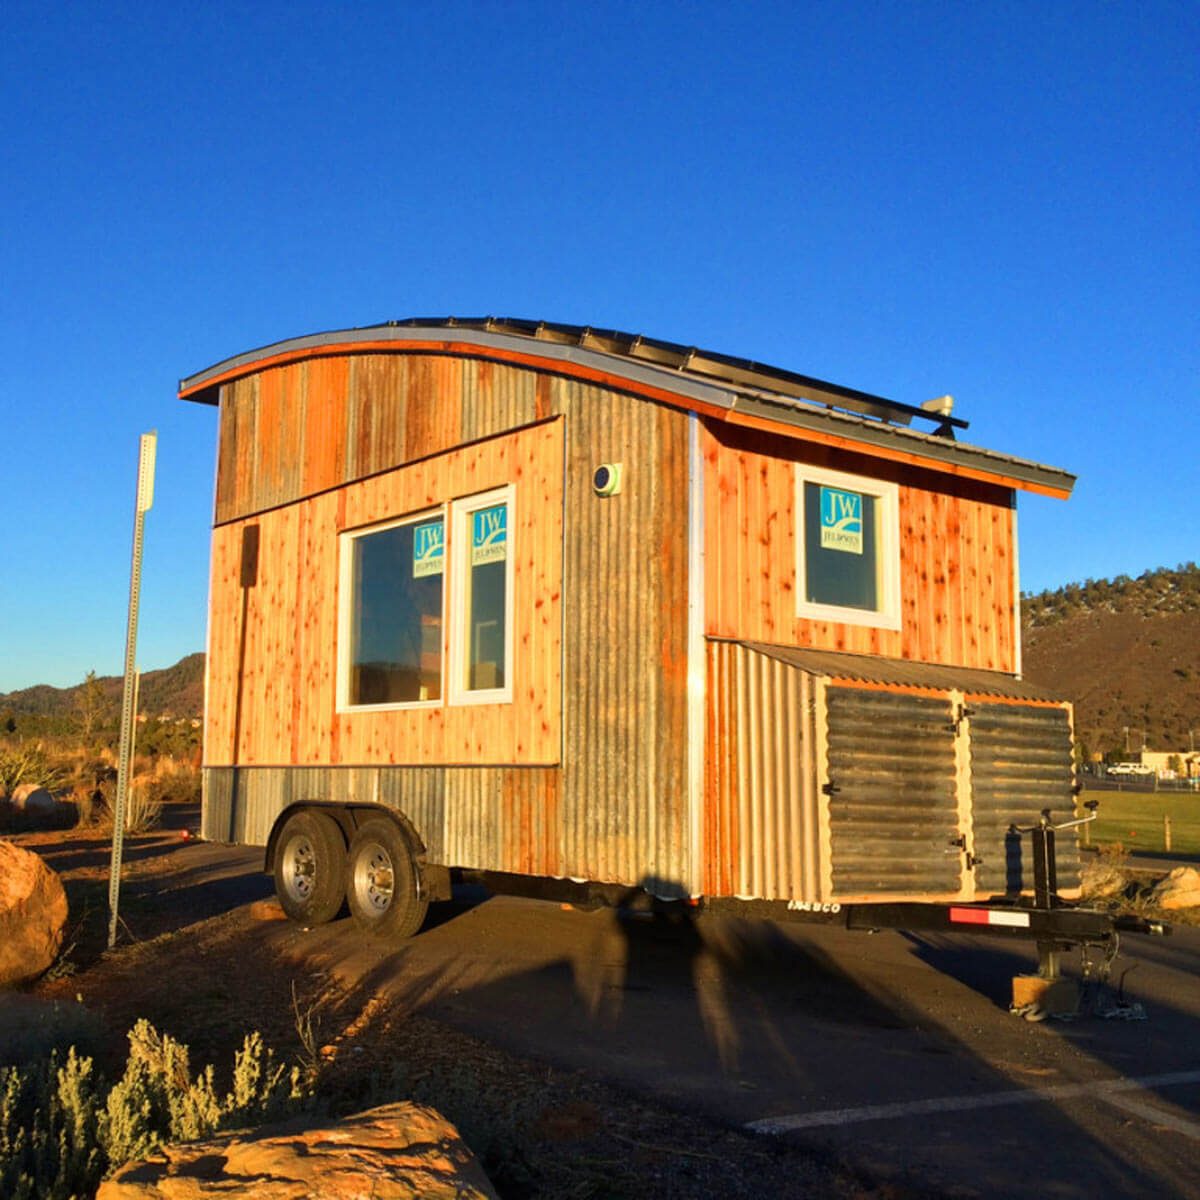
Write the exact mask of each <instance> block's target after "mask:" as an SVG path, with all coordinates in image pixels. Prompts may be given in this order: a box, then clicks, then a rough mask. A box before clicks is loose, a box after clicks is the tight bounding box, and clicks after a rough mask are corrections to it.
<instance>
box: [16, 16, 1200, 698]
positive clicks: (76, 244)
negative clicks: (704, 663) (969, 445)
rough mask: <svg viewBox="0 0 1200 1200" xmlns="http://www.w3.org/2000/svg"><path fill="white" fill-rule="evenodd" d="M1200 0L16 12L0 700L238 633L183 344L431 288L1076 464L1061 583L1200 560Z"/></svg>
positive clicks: (308, 319)
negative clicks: (758, 370) (217, 591)
mask: <svg viewBox="0 0 1200 1200" xmlns="http://www.w3.org/2000/svg"><path fill="white" fill-rule="evenodd" d="M1198 63H1200V8H1198V7H1197V6H1196V5H1195V4H1194V3H1192V2H1190V0H1181V2H1172V0H1162V2H1148V3H1132V2H1130V3H1120V2H1117V3H1104V4H1101V3H1086V4H1076V3H1054V4H1042V3H1034V2H1030V3H996V4H986V3H978V4H975V3H970V4H965V3H945V4H937V3H901V4H888V3H869V4H856V3H837V4H780V5H770V6H756V5H753V4H746V3H737V4H732V3H731V4H727V5H724V4H723V5H703V4H688V5H684V4H678V5H668V4H655V3H636V4H628V5H625V4H588V5H583V4H578V5H572V4H562V3H546V4H526V5H521V4H478V5H466V4H453V3H449V4H436V5H435V4H394V5H386V4H375V5H369V6H368V5H362V6H353V5H344V4H339V5H333V4H329V5H321V6H318V5H310V4H305V3H298V2H292V3H287V4H282V3H280V4H274V3H257V4H249V3H248V4H245V5H224V4H220V3H213V4H206V5H151V4H148V3H144V4H122V3H106V4H103V5H100V4H86V3H85V4H70V5H65V4H60V5H47V4H45V3H38V4H30V3H25V2H24V0H6V3H5V4H4V5H3V6H0V162H2V166H0V180H2V183H0V429H2V437H3V442H2V445H3V456H2V460H0V461H2V466H0V472H2V475H0V478H2V479H3V493H2V494H3V508H2V510H0V511H3V514H4V517H3V524H2V526H0V528H2V530H3V534H2V541H0V545H2V546H3V573H2V582H0V691H7V690H11V689H13V688H17V687H24V686H27V685H29V684H33V683H38V682H47V683H53V684H57V685H67V684H71V683H75V682H78V681H79V680H80V679H81V678H82V677H83V675H84V673H85V672H86V671H87V670H88V669H89V668H94V669H96V670H97V671H99V672H100V673H101V674H110V673H116V672H118V671H119V670H120V668H121V662H122V659H123V652H124V638H125V605H126V599H127V588H128V578H129V550H130V539H131V531H132V508H133V490H134V473H135V464H136V453H137V438H138V435H139V433H141V432H142V431H143V430H147V429H151V428H155V429H157V430H158V432H159V473H158V483H157V493H156V504H155V507H154V510H153V511H152V512H151V514H150V516H149V518H148V521H147V527H146V560H145V561H146V571H145V584H144V590H143V600H142V638H141V649H140V656H139V657H140V662H141V665H142V667H143V668H144V669H151V668H155V667H162V666H167V665H169V664H170V663H172V662H174V661H175V660H176V659H178V658H179V657H181V656H182V655H183V654H185V653H188V652H190V651H193V650H199V649H202V648H203V646H204V631H205V601H206V592H207V568H208V563H207V553H208V527H209V522H210V516H211V504H212V481H213V466H214V451H215V434H216V419H215V418H216V414H215V412H214V411H213V410H212V409H209V408H205V407H201V406H196V405H191V404H183V403H180V402H178V401H177V400H176V399H175V398H174V393H175V386H176V383H177V381H178V379H179V378H180V377H181V376H183V375H187V374H190V373H192V372H194V371H197V370H199V369H201V368H203V367H205V366H208V365H209V364H211V363H213V362H215V361H218V360H220V359H222V358H225V357H227V356H229V355H232V354H235V353H238V352H240V351H243V350H246V349H249V348H251V347H254V346H259V345H262V344H264V343H268V342H272V341H276V340H278V339H281V338H286V337H291V336H295V335H299V334H304V333H309V332H312V331H316V330H322V329H336V328H344V327H346V326H351V325H361V324H368V323H372V322H376V321H381V320H386V319H389V318H396V317H404V316H414V315H446V314H460V315H482V314H487V313H492V314H496V315H505V316H527V317H539V318H545V319H549V320H558V321H566V322H574V323H579V324H591V325H596V326H602V327H615V328H618V329H625V330H630V331H634V332H642V333H645V334H648V335H653V336H657V337H662V338H667V339H671V340H674V341H680V342H686V343H689V344H695V345H699V346H703V347H706V348H710V349H714V350H719V351H724V352H726V353H731V354H736V355H741V356H745V357H748V358H755V359H758V360H761V361H764V362H768V363H772V364H776V365H780V366H785V367H789V368H791V369H794V370H798V371H801V372H805V373H807V374H811V375H817V376H820V377H824V378H827V379H831V380H834V381H837V382H839V383H844V384H848V385H851V386H854V387H857V388H861V389H864V390H867V391H874V392H879V393H881V394H883V395H886V396H891V397H894V398H896V399H900V400H905V401H910V402H920V401H921V400H924V399H927V398H929V397H932V396H936V395H939V394H941V393H943V392H952V393H953V394H954V395H955V397H956V400H957V410H956V411H957V412H958V414H959V415H961V416H963V417H965V418H967V419H968V420H969V421H971V429H970V430H969V431H968V433H967V434H966V435H965V436H966V440H969V441H972V442H975V443H977V444H981V445H984V446H988V447H991V448H993V449H997V450H1002V451H1005V452H1009V453H1013V454H1018V455H1021V456H1024V457H1028V458H1032V459H1035V460H1038V461H1041V462H1047V463H1051V464H1053V465H1056V466H1063V467H1066V468H1068V469H1069V470H1072V471H1074V472H1076V473H1077V474H1078V475H1079V476H1080V482H1079V484H1078V487H1077V491H1076V495H1075V498H1074V499H1072V500H1071V501H1069V502H1067V503H1065V504H1063V503H1060V502H1055V501H1050V500H1041V499H1037V498H1033V497H1022V503H1021V509H1020V513H1021V519H1020V531H1021V571H1022V583H1023V586H1024V587H1025V588H1026V589H1029V590H1037V589H1041V588H1043V587H1047V586H1057V585H1058V584H1060V583H1064V582H1067V581H1069V580H1072V579H1083V578H1085V577H1088V576H1092V577H1097V578H1099V577H1102V576H1111V575H1114V574H1117V573H1119V572H1127V573H1129V574H1137V573H1139V572H1141V571H1142V570H1144V569H1145V568H1147V567H1150V566H1157V565H1161V564H1167V565H1174V564H1175V563H1177V562H1181V561H1186V560H1190V559H1196V558H1200V547H1198V544H1197V543H1198V540H1200V538H1198V530H1197V515H1198V511H1200V505H1198V504H1197V500H1196V475H1197V467H1198V465H1200V416H1198V413H1200V396H1198V387H1197V383H1198V366H1200V270H1198V268H1200V253H1198V243H1200V187H1198V186H1197V183H1198V174H1200V145H1198V136H1197V121H1198V116H1200V103H1198V100H1200V96H1198V91H1200V88H1198V85H1197V74H1198V71H1200V67H1198V65H1197V64H1198Z"/></svg>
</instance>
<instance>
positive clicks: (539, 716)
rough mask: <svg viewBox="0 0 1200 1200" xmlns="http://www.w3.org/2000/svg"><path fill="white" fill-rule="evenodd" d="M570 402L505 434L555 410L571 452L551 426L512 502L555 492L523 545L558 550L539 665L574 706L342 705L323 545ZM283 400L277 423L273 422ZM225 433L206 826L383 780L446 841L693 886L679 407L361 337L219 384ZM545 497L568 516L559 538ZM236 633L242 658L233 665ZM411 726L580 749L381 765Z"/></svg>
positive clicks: (501, 860)
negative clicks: (349, 349) (366, 350)
mask: <svg viewBox="0 0 1200 1200" xmlns="http://www.w3.org/2000/svg"><path fill="white" fill-rule="evenodd" d="M264 394H265V395H266V396H267V400H266V402H265V403H264V400H263V397H264ZM556 416H562V417H563V418H564V420H562V421H557V422H554V423H553V424H550V425H542V426H536V427H535V428H534V429H533V430H528V429H526V430H524V431H522V432H519V433H517V434H515V435H514V437H515V440H514V441H512V443H511V445H512V446H513V447H514V448H515V447H517V446H520V445H523V442H522V441H521V439H525V438H527V437H530V436H531V435H533V434H536V435H537V437H539V438H546V437H549V436H551V433H550V432H548V431H554V436H557V437H558V438H559V439H560V442H559V450H558V452H557V453H558V455H559V457H558V462H557V466H556V468H555V469H556V471H557V475H556V476H555V477H554V478H551V477H550V476H551V475H552V474H553V472H551V471H550V469H549V463H550V460H551V459H552V458H553V454H552V453H549V454H542V453H540V452H539V453H538V454H537V455H536V456H535V457H536V465H537V468H538V469H539V470H542V472H543V473H542V475H538V476H537V477H536V479H535V478H532V477H531V478H528V479H525V480H523V481H521V480H519V481H518V483H519V486H520V487H521V488H522V489H523V492H522V493H521V494H519V496H518V510H519V512H524V511H525V506H524V505H523V504H522V495H523V494H524V492H525V491H528V492H532V493H533V494H540V496H541V499H542V506H541V509H540V511H539V517H538V520H539V522H540V525H539V530H540V532H539V533H538V534H537V536H538V538H539V539H540V543H539V544H540V545H541V546H542V547H543V549H544V556H543V558H542V559H541V560H540V561H539V562H538V563H536V564H533V563H530V564H526V565H525V566H524V567H522V571H523V572H526V573H527V572H528V571H530V570H533V571H534V572H539V571H540V575H538V577H537V578H536V579H535V580H534V582H533V589H534V591H535V592H536V593H537V594H538V595H540V596H544V597H545V601H544V603H543V604H542V606H541V607H540V608H539V609H538V613H539V618H538V619H539V621H541V622H542V623H543V624H544V626H545V630H544V639H545V645H546V650H545V653H543V652H542V651H541V650H539V651H538V654H537V658H538V660H539V661H541V662H543V663H544V666H545V671H544V675H543V678H542V679H541V681H540V683H539V684H538V690H539V691H540V692H541V694H543V695H544V696H546V697H551V696H552V697H555V698H561V705H562V707H561V710H560V711H558V712H557V713H556V714H554V716H553V717H551V715H550V714H548V713H547V712H543V711H540V710H538V709H536V707H535V705H534V704H533V702H532V700H530V701H529V702H528V703H526V702H525V701H523V700H521V699H520V698H518V704H517V705H513V706H509V707H510V708H511V709H512V710H513V715H512V718H511V720H506V719H501V720H499V721H497V722H495V724H494V725H493V724H492V718H491V716H490V715H489V714H488V713H486V712H485V711H484V710H483V709H479V708H476V709H465V710H462V714H463V715H464V717H465V718H467V719H471V718H473V722H472V725H471V727H470V728H468V727H467V725H465V724H464V725H463V726H462V727H457V726H455V727H450V726H447V725H446V722H447V720H451V722H453V720H457V718H450V717H449V714H447V713H445V711H444V710H421V711H419V712H409V713H387V714H384V713H380V714H374V715H361V714H354V715H350V716H346V717H335V715H334V712H333V709H334V691H333V688H334V679H333V672H334V669H335V659H334V656H335V651H336V642H335V635H336V615H337V597H336V592H335V588H334V586H333V583H334V582H335V577H333V576H330V575H329V572H330V570H332V569H333V567H334V564H333V562H332V561H328V555H329V554H330V549H329V547H330V543H331V541H336V530H337V529H339V528H345V527H347V526H349V525H351V524H358V523H360V522H363V521H370V520H374V519H375V518H376V517H390V516H396V515H400V514H401V512H402V511H405V507H406V506H407V505H409V504H410V503H416V502H417V501H418V500H419V501H420V503H427V502H428V501H426V500H425V499H424V498H423V496H424V495H425V494H428V495H429V497H430V499H444V498H447V497H446V496H445V495H444V494H442V493H441V492H440V491H439V492H437V493H436V494H435V492H434V491H433V490H432V489H433V488H434V486H435V484H436V487H437V488H438V489H440V488H442V487H444V486H446V485H447V483H448V482H449V481H450V480H451V479H452V478H459V479H462V480H463V481H464V482H463V483H462V484H461V486H462V487H463V490H464V491H466V492H474V491H480V490H483V489H484V488H486V487H489V486H491V485H492V483H493V482H494V483H504V482H510V480H509V479H508V478H499V477H497V478H495V479H493V477H492V475H491V474H489V471H490V470H491V466H485V465H484V464H485V463H491V464H493V465H495V464H498V462H499V454H498V451H499V449H500V443H501V442H504V443H505V444H509V439H508V438H507V437H506V438H502V439H501V438H497V439H496V440H495V441H485V442H477V441H476V439H481V438H489V437H491V436H492V435H495V434H499V433H502V432H504V431H507V430H514V429H516V428H517V427H520V426H529V425H530V423H532V422H536V421H542V420H545V419H546V418H551V417H556ZM267 422H269V423H270V424H271V426H272V430H271V432H270V433H269V434H268V435H266V436H262V432H263V427H264V424H265V423H267ZM564 437H565V446H564V445H563V443H562V439H563V438H564ZM219 443H220V459H219V464H218V473H217V480H218V483H217V497H216V518H217V522H218V528H217V530H216V533H215V536H214V549H213V597H214V608H213V644H212V669H211V672H210V675H211V678H210V692H209V705H208V708H209V727H208V737H207V742H206V763H207V765H208V770H207V772H206V775H207V778H208V779H209V781H210V783H211V786H210V787H209V788H208V791H207V792H206V817H205V821H206V825H205V828H206V831H207V834H206V835H207V836H213V837H229V838H234V839H237V840H241V839H246V840H254V841H262V840H265V837H266V834H267V832H268V831H269V830H270V827H271V823H272V821H273V820H274V818H275V816H276V815H277V814H278V812H280V811H282V807H283V806H285V805H286V804H287V803H290V802H292V801H294V800H299V799H305V798H316V797H320V796H326V795H328V796H329V797H330V798H352V797H354V798H358V799H359V800H363V799H371V798H373V797H374V796H375V795H376V793H378V795H379V796H380V797H381V798H382V799H383V801H384V802H385V803H395V804H396V805H397V806H398V807H401V808H404V809H405V810H406V811H410V810H411V811H410V815H411V816H412V818H413V820H414V822H415V823H416V824H417V827H418V830H419V832H420V833H421V836H422V837H423V838H424V839H425V841H426V844H427V845H428V847H429V853H430V857H431V860H432V861H440V862H445V863H448V864H451V865H456V866H464V867H476V868H481V869H487V870H500V871H528V872H532V873H538V874H545V875H558V876H571V877H576V878H582V877H587V878H591V879H597V880H605V881H611V882H619V883H625V884H629V885H631V886H632V885H637V884H642V883H644V884H646V885H647V886H648V887H649V888H650V890H652V891H654V892H656V893H658V894H662V895H678V894H681V893H682V892H683V890H684V887H683V883H684V880H685V879H686V875H687V871H688V867H689V853H690V847H689V845H688V840H687V839H688V828H689V826H688V814H687V800H686V797H687V787H686V779H685V772H686V762H687V756H686V735H687V724H686V721H687V637H686V635H687V628H686V620H685V618H684V614H685V613H686V607H687V417H686V415H685V414H684V413H682V412H679V411H677V410H674V409H671V408H667V407H664V406H660V405H656V404H652V403H647V402H645V401H638V400H634V399H632V398H631V397H628V396H624V395H621V394H619V393H615V392H612V391H609V390H607V389H605V388H601V387H597V386H592V385H587V384H583V383H580V382H578V381H572V380H567V379H564V378H561V377H558V376H552V375H547V374H541V373H537V372H534V371H530V370H525V369H522V368H517V367H511V366H506V365H501V364H495V363H489V362H484V361H477V360H471V359H465V358H450V357H436V356H429V355H404V354H364V355H355V356H351V357H348V358H346V357H343V358H335V357H331V358H329V359H313V360H309V361H307V362H304V363H297V364H293V365H290V366H287V367H279V368H269V369H267V370H264V371H262V372H260V373H258V374H257V375H252V376H248V377H245V378H243V379H240V380H237V381H234V382H233V383H230V384H227V385H225V386H224V387H223V388H222V389H221V427H220V434H219ZM462 443H475V444H473V445H467V446H463V445H462ZM506 453H507V452H506ZM429 456H435V457H429ZM439 456H440V457H439ZM472 456H473V457H472ZM564 458H565V462H564ZM414 459H421V460H423V461H418V462H413V461H412V460H414ZM493 460H494V462H493ZM510 461H511V454H510ZM601 462H620V463H623V464H624V487H623V489H622V492H621V493H620V494H619V495H617V496H614V497H609V498H602V497H597V496H596V495H595V494H594V493H593V491H592V487H591V479H592V473H593V471H594V469H595V467H596V466H597V465H598V464H599V463H601ZM405 463H407V464H409V465H407V466H403V467H400V469H399V470H394V468H397V467H398V466H400V464H405ZM543 468H544V469H543ZM379 473H383V474H379ZM367 477H370V478H367ZM355 481H357V482H355ZM456 486H457V485H456ZM564 487H565V497H566V503H565V505H564V503H563V496H564ZM296 501H301V502H300V503H295V502H296ZM397 505H399V506H401V507H399V508H397V507H395V506H397ZM389 510H390V511H389ZM551 512H553V513H555V514H556V516H557V518H558V519H559V520H560V521H562V522H565V523H564V524H562V525H560V527H559V535H558V536H559V541H558V550H557V554H556V552H555V547H554V546H553V545H551V543H552V542H553V541H554V533H553V532H552V530H551V526H550V524H549V514H550V513H551ZM564 514H565V516H564ZM245 526H257V527H258V529H259V537H260V543H261V544H260V553H259V566H260V577H259V581H258V583H256V585H255V587H254V588H252V589H250V591H249V593H242V592H241V589H240V587H238V586H237V584H238V578H239V571H240V556H241V549H240V547H241V537H242V534H241V530H242V528H243V527H245ZM539 553H542V551H541V550H540V551H539ZM302 577H303V578H302ZM518 578H521V576H519V577H518ZM243 599H245V601H246V614H245V619H244V620H243V619H242V613H241V604H242V601H243ZM520 604H521V600H520V599H518V606H520ZM283 613H288V614H291V615H290V616H288V617H287V618H283V617H282V616H281V615H280V614H283ZM551 629H561V634H562V643H561V645H559V644H555V645H553V646H551V645H550V631H551ZM243 636H244V639H245V648H244V651H243V649H242V639H243ZM518 650H519V652H518V663H519V662H520V656H521V654H522V653H523V649H522V648H521V647H520V646H519V647H518ZM243 654H244V658H245V662H246V663H247V664H248V665H249V669H248V670H242V671H241V672H239V669H238V662H239V661H241V657H242V655H243ZM272 666H273V668H274V669H272ZM560 667H561V676H560V675H558V674H556V673H555V672H557V671H558V670H559V669H560ZM239 680H240V683H239ZM239 686H240V687H241V688H242V690H243V694H242V703H241V709H240V715H239V712H238V710H237V707H236V706H237V689H238V687H239ZM519 689H521V690H524V683H523V682H522V681H519ZM521 705H523V706H524V707H521ZM489 707H494V706H489ZM439 712H440V713H441V714H442V715H437V714H438V713H439ZM431 714H433V715H431ZM397 717H400V718H406V719H408V720H409V722H410V724H411V726H412V728H411V729H406V730H405V735H404V737H403V738H401V737H398V736H395V730H396V729H397V728H398V725H397V723H396V720H395V719H396V718H397ZM481 726H482V727H483V728H484V729H486V730H487V731H488V732H487V733H486V735H483V736H484V740H483V741H480V740H479V738H480V736H481V735H480V733H479V732H478V731H479V729H480V727H481ZM410 735H411V736H410ZM473 737H474V739H475V740H472V738H473ZM509 737H511V738H512V739H513V740H512V741H511V742H508V743H506V741H505V739H506V738H509ZM235 741H236V747H235ZM413 747H418V748H419V753H420V754H421V755H424V756H426V757H425V758H424V759H423V761H425V762H430V763H432V762H439V763H454V762H459V763H464V762H470V763H485V764H486V763H488V762H491V763H496V764H499V763H507V764H517V763H528V764H534V763H560V762H561V766H559V767H546V768H543V767H535V766H515V765H508V766H500V765H493V766H488V765H482V766H474V765H472V766H453V765H448V766H444V767H431V766H417V765H413V766H403V765H397V766H390V765H387V764H391V763H396V764H401V763H405V762H416V761H418V760H417V759H415V758H414V757H413V755H414V753H416V751H414V749H413ZM468 751H469V753H468ZM234 762H236V763H238V764H239V765H238V766H237V767H235V768H234V767H230V766H229V765H228V764H231V763H234ZM250 764H288V765H286V766H284V767H282V768H281V769H279V770H276V769H272V768H271V767H268V766H258V765H253V766H252V765H250ZM336 764H345V765H342V766H337V765H336ZM373 764H377V765H373ZM410 779H411V780H412V781H413V782H412V786H410V785H409V782H408V781H409V780H410Z"/></svg>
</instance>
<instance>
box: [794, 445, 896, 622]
mask: <svg viewBox="0 0 1200 1200" xmlns="http://www.w3.org/2000/svg"><path fill="white" fill-rule="evenodd" d="M796 514H797V520H796V584H797V586H796V615H797V616H801V617H811V618H813V619H815V620H824V621H842V622H846V623H848V624H853V625H871V626H875V627H877V628H881V629H899V628H900V545H899V542H900V518H899V506H898V489H897V487H896V485H895V484H894V483H883V482H881V481H880V480H877V479H867V478H864V477H862V476H859V475H846V474H843V473H842V472H840V471H826V470H821V469H819V468H816V467H806V466H803V465H797V467H796Z"/></svg>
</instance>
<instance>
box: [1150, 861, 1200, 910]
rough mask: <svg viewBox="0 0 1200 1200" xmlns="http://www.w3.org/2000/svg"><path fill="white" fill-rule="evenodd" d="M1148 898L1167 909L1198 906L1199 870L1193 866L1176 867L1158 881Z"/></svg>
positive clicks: (1199, 901) (1199, 898)
mask: <svg viewBox="0 0 1200 1200" xmlns="http://www.w3.org/2000/svg"><path fill="white" fill-rule="evenodd" d="M1150 898H1151V900H1152V901H1153V902H1154V903H1155V904H1156V905H1157V906H1158V907H1159V908H1162V909H1166V910H1168V911H1170V910H1172V909H1180V908H1197V907H1200V871H1197V870H1196V868H1195V867H1176V868H1175V870H1173V871H1172V872H1171V873H1170V874H1169V875H1168V876H1167V877H1166V878H1165V879H1163V880H1160V881H1159V883H1158V884H1157V885H1156V886H1155V888H1154V891H1153V893H1152V894H1151V897H1150Z"/></svg>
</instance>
